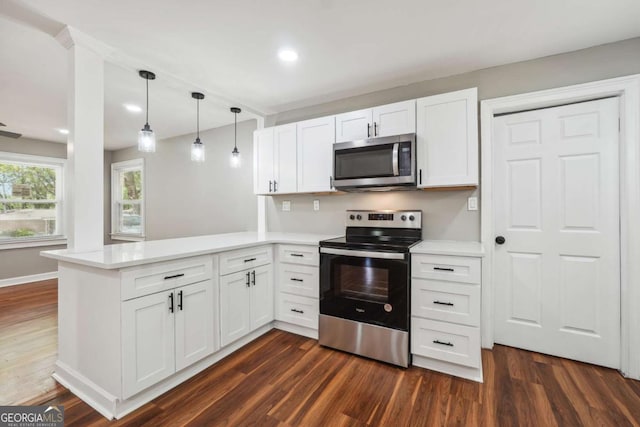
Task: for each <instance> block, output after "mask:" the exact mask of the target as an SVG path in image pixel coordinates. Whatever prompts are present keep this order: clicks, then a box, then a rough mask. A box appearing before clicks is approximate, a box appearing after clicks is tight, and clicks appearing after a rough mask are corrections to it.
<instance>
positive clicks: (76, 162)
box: [56, 27, 104, 252]
mask: <svg viewBox="0 0 640 427" xmlns="http://www.w3.org/2000/svg"><path fill="white" fill-rule="evenodd" d="M56 38H57V40H58V41H59V42H60V43H61V44H62V45H63V46H64V47H65V48H67V50H68V55H69V60H68V64H69V70H68V82H67V84H68V87H67V94H68V97H67V126H68V127H69V137H68V140H67V165H66V173H65V181H64V188H65V191H64V212H65V222H64V228H65V232H66V235H67V247H68V249H69V250H70V251H72V252H85V251H92V250H96V249H101V248H102V246H103V244H104V234H103V233H104V225H103V223H104V210H103V204H104V190H103V186H104V176H103V167H104V165H103V157H104V60H103V57H104V54H103V52H101V49H102V47H100V46H98V48H96V45H95V43H93V42H95V41H93V40H92V39H89V38H88V37H87V36H85V35H82V34H81V33H78V32H77V31H76V30H75V29H72V28H69V27H66V28H65V29H64V30H62V31H61V32H60V34H58V36H57V37H56Z"/></svg>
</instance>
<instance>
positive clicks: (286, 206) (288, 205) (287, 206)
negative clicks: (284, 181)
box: [282, 200, 291, 212]
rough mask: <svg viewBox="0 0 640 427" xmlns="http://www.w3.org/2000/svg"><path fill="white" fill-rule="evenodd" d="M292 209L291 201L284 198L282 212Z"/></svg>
mask: <svg viewBox="0 0 640 427" xmlns="http://www.w3.org/2000/svg"><path fill="white" fill-rule="evenodd" d="M290 210H291V201H289V200H283V201H282V212H289V211H290Z"/></svg>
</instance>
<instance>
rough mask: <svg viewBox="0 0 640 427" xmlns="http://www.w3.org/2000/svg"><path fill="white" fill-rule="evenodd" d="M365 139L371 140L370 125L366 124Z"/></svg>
mask: <svg viewBox="0 0 640 427" xmlns="http://www.w3.org/2000/svg"><path fill="white" fill-rule="evenodd" d="M367 138H371V123H367Z"/></svg>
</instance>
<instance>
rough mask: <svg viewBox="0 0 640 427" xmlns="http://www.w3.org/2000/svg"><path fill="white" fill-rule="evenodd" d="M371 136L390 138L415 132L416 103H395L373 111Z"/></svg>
mask: <svg viewBox="0 0 640 427" xmlns="http://www.w3.org/2000/svg"><path fill="white" fill-rule="evenodd" d="M373 123H374V124H373V131H372V132H373V135H372V136H375V137H378V136H391V135H402V134H405V133H415V131H416V101H415V99H412V100H411V101H404V102H396V103H395V104H389V105H381V106H380V107H375V108H374V109H373Z"/></svg>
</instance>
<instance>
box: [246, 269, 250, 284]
mask: <svg viewBox="0 0 640 427" xmlns="http://www.w3.org/2000/svg"><path fill="white" fill-rule="evenodd" d="M249 277H250V276H249V272H248V271H247V288H248V287H249V286H250V282H249Z"/></svg>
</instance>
